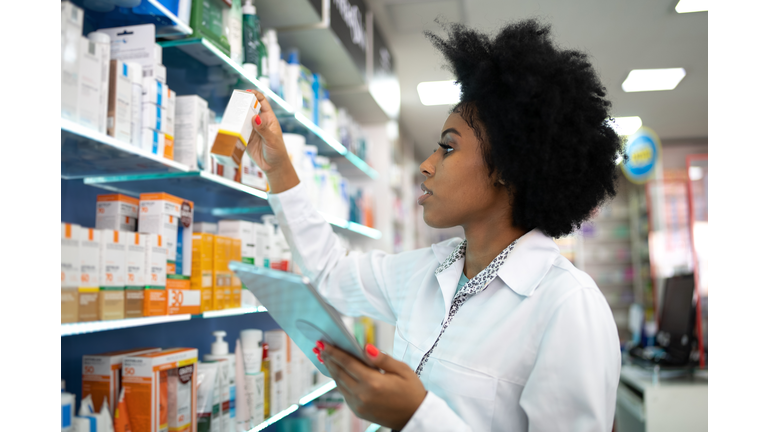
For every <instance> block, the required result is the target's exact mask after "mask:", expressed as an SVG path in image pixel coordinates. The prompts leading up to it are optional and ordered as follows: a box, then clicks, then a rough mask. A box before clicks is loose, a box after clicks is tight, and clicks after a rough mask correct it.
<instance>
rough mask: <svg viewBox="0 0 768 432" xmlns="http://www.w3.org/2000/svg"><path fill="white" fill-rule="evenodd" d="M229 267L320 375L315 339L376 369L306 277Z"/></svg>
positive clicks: (236, 265)
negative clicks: (314, 350)
mask: <svg viewBox="0 0 768 432" xmlns="http://www.w3.org/2000/svg"><path fill="white" fill-rule="evenodd" d="M229 268H230V270H232V271H233V272H235V273H236V274H237V277H239V278H240V280H241V281H242V282H243V283H244V284H245V286H246V287H247V288H248V289H249V290H250V291H251V292H252V293H253V295H255V296H256V299H257V300H258V301H259V302H260V303H261V304H262V305H264V307H265V308H267V312H268V313H269V315H270V316H272V318H273V319H274V320H275V321H276V322H277V324H279V325H280V327H281V328H282V329H283V331H285V332H286V333H287V334H288V336H289V337H290V338H291V339H292V340H293V342H294V343H296V345H298V347H299V349H301V351H302V352H304V354H306V356H307V357H308V358H309V359H310V360H311V361H312V363H314V365H315V366H316V367H317V369H319V370H320V372H322V373H323V375H325V376H330V374H329V373H328V369H326V368H325V366H323V364H322V363H320V362H319V361H318V360H317V355H316V354H315V353H313V352H312V348H315V347H316V344H317V341H323V342H327V343H329V344H331V345H333V346H335V347H337V348H340V349H342V350H344V351H346V352H347V353H349V354H351V355H353V356H354V357H356V358H357V359H358V360H360V361H362V362H363V363H365V364H366V365H368V366H370V367H372V368H375V369H377V370H378V368H376V367H375V366H373V365H372V364H371V362H370V361H369V360H368V358H367V357H366V356H365V353H364V352H363V349H362V347H361V346H360V345H359V344H358V343H357V340H355V337H354V336H353V335H352V334H351V333H350V332H349V331H348V330H347V327H346V326H345V325H344V322H343V321H342V320H341V316H340V315H339V312H337V311H336V309H334V308H333V306H331V305H329V304H328V303H326V301H325V300H324V299H323V298H322V297H321V296H320V294H319V293H318V292H317V290H316V289H315V288H314V287H313V286H312V283H311V282H310V280H309V278H307V277H306V276H299V275H297V274H293V273H287V272H284V271H279V270H272V269H268V268H263V267H255V266H253V265H250V264H243V263H239V262H235V261H232V262H230V263H229Z"/></svg>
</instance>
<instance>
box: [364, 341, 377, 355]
mask: <svg viewBox="0 0 768 432" xmlns="http://www.w3.org/2000/svg"><path fill="white" fill-rule="evenodd" d="M365 352H367V353H368V355H369V356H371V357H374V358H375V357H376V356H378V355H379V349H378V348H376V347H375V346H373V345H371V344H368V345H366V346H365Z"/></svg>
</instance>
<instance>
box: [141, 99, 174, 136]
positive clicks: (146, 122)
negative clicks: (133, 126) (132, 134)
mask: <svg viewBox="0 0 768 432" xmlns="http://www.w3.org/2000/svg"><path fill="white" fill-rule="evenodd" d="M141 110H142V119H141V127H142V128H143V129H154V130H156V131H159V132H162V133H163V134H165V133H166V131H167V130H168V124H167V118H166V116H167V114H166V112H165V108H163V107H161V106H159V105H156V104H153V103H150V102H144V103H143V104H142V107H141Z"/></svg>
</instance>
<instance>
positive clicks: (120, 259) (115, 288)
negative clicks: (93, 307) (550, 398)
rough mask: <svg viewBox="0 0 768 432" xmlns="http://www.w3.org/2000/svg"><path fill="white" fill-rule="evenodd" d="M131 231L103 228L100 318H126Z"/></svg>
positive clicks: (100, 271)
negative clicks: (129, 236)
mask: <svg viewBox="0 0 768 432" xmlns="http://www.w3.org/2000/svg"><path fill="white" fill-rule="evenodd" d="M128 235H129V233H126V232H123V231H117V230H109V229H107V230H102V231H101V243H100V247H99V255H100V259H99V319H100V320H115V319H123V318H125V279H126V277H125V274H126V271H125V261H126V252H127V245H128Z"/></svg>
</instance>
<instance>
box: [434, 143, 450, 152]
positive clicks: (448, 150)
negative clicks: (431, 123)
mask: <svg viewBox="0 0 768 432" xmlns="http://www.w3.org/2000/svg"><path fill="white" fill-rule="evenodd" d="M437 145H439V146H440V147H442V148H444V149H445V152H446V153H450V152H452V151H453V147H451V146H449V145H447V144H443V143H441V142H438V143H437Z"/></svg>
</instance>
